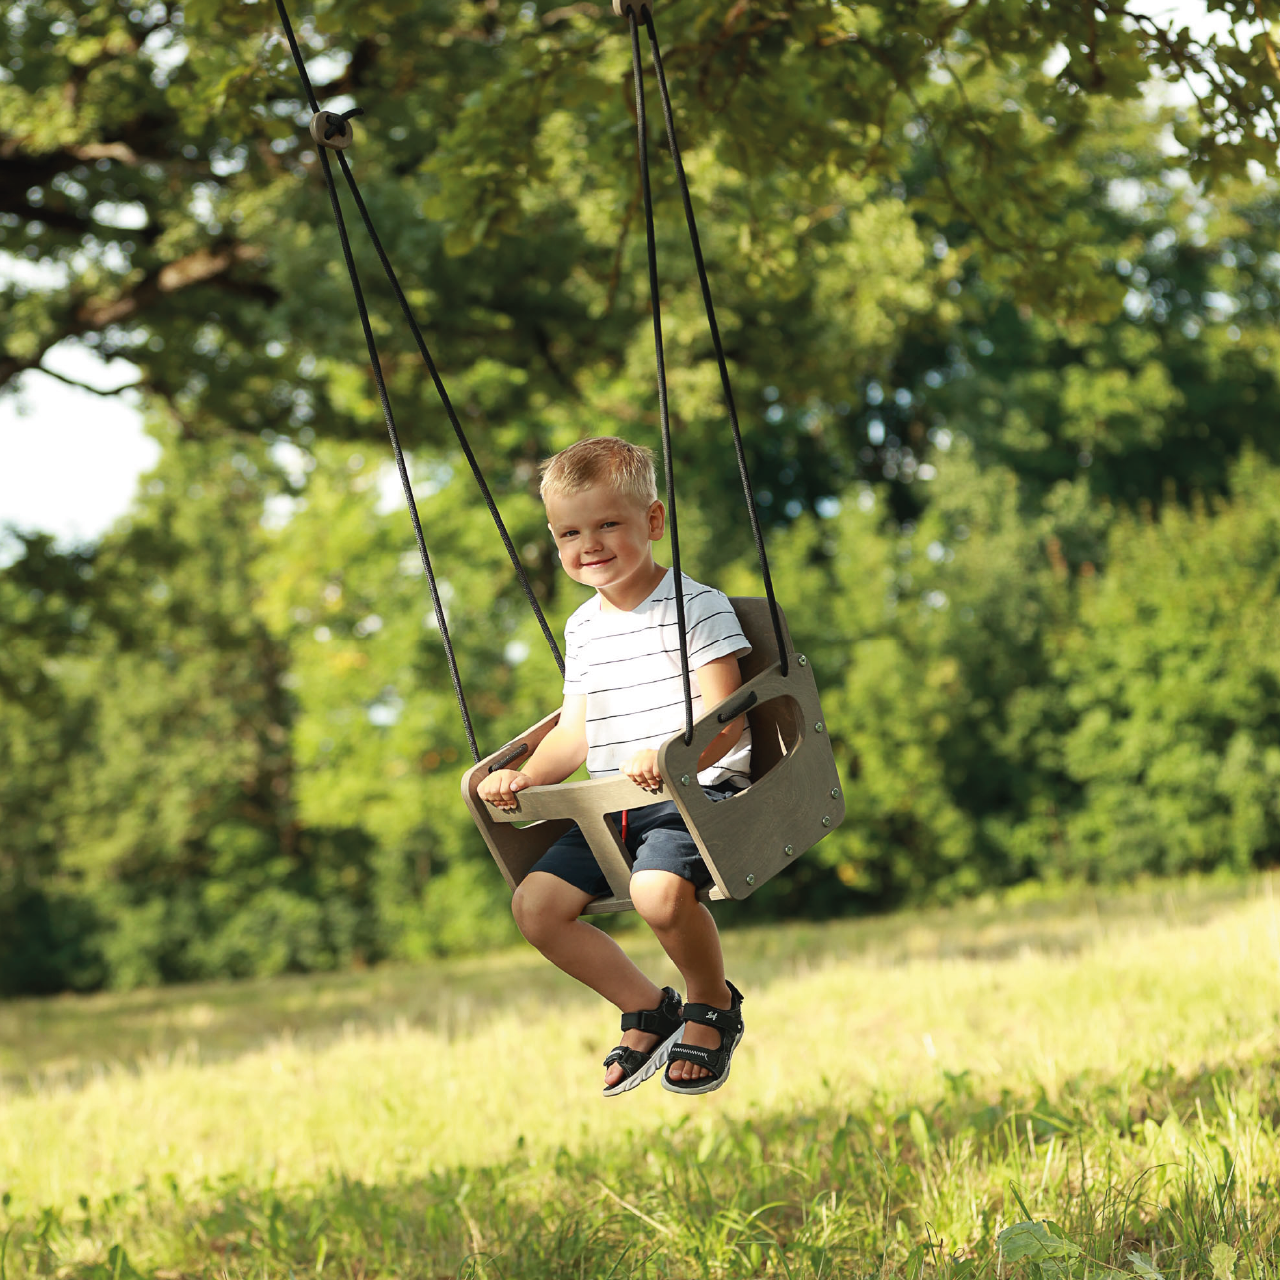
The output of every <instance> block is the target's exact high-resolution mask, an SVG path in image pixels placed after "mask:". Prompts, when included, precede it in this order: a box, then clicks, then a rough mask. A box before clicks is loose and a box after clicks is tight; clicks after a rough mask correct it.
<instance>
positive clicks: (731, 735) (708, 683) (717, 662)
mask: <svg viewBox="0 0 1280 1280" xmlns="http://www.w3.org/2000/svg"><path fill="white" fill-rule="evenodd" d="M741 687H742V672H741V671H740V670H739V669H738V659H737V658H735V657H734V656H733V654H729V655H727V656H726V657H723V658H712V659H711V661H710V662H706V663H704V664H703V665H702V666H700V667H699V668H698V688H699V689H700V690H701V691H702V705H703V706H704V707H707V708H710V707H714V706H715V705H716V704H717V703H719V702H723V701H724V700H725V699H726V698H727V697H728V696H729V695H730V694H731V693H733V691H734V690H735V689H740V688H741ZM746 723H747V717H746V716H745V715H741V716H738V718H737V719H736V720H730V721H729V723H728V724H727V725H725V727H724V728H723V729H721V730H720V732H719V733H717V734H716V736H715V737H714V738H712V739H711V741H710V742H709V743H707V748H706V750H705V751H704V752H703V753H702V754H701V755H700V756H699V757H698V772H699V773H701V772H702V770H703V769H709V768H710V767H711V766H712V765H713V764H715V762H716V761H717V760H719V759H720V758H721V756H725V755H728V753H729V752H730V751H731V750H732V749H733V747H734V746H735V745H736V744H737V741H738V739H739V738H740V737H742V730H743V728H744V727H745V726H746ZM618 772H619V773H621V774H622V776H623V777H624V778H630V779H631V781H632V782H634V783H635V784H636V786H637V787H643V788H644V789H645V790H646V791H659V790H661V788H662V775H661V774H660V773H659V772H658V753H657V752H656V751H654V750H652V749H651V748H648V747H646V748H645V749H644V750H643V751H637V752H636V753H635V755H633V756H632V757H631V759H630V760H628V761H626V763H625V764H623V765H621V766H620V767H619V769H618Z"/></svg>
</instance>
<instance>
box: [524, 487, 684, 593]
mask: <svg viewBox="0 0 1280 1280" xmlns="http://www.w3.org/2000/svg"><path fill="white" fill-rule="evenodd" d="M666 517H667V513H666V509H665V508H664V507H663V505H662V503H661V502H654V503H652V504H651V505H650V506H648V507H646V506H645V505H644V503H643V502H641V501H640V500H639V499H637V498H633V497H631V496H630V495H628V494H622V493H618V492H617V490H615V489H611V488H609V487H608V486H606V485H592V486H591V488H589V489H584V490H583V491H582V492H581V493H572V494H550V495H548V497H547V527H548V528H549V529H550V530H551V536H552V537H553V538H554V539H555V543H556V550H557V551H558V552H559V554H560V563H561V564H562V565H564V571H565V572H566V573H567V574H568V575H569V577H571V578H572V579H573V580H574V581H575V582H581V583H582V585H583V586H585V587H594V588H595V589H596V590H597V591H608V590H610V589H617V588H619V587H623V586H625V585H627V584H629V583H630V582H632V581H633V580H638V579H642V578H644V577H645V575H648V574H651V573H652V572H653V567H654V566H653V553H652V551H651V549H650V548H651V544H652V543H653V542H655V541H657V539H659V538H661V537H662V533H663V529H664V527H665V525H666Z"/></svg>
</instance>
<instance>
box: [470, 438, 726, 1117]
mask: <svg viewBox="0 0 1280 1280" xmlns="http://www.w3.org/2000/svg"><path fill="white" fill-rule="evenodd" d="M542 500H543V503H544V504H545V506H546V510H547V524H548V527H549V528H550V530H551V533H552V536H553V537H554V539H555V543H556V549H557V551H558V552H559V555H560V563H561V564H562V565H563V566H564V569H565V572H566V573H568V575H569V576H570V577H571V578H572V579H573V580H574V581H575V582H581V583H582V584H583V585H584V586H588V587H593V588H594V589H595V592H596V594H595V595H594V597H592V599H590V600H589V601H587V603H586V604H584V605H583V606H582V607H581V608H580V609H578V610H577V611H576V612H575V613H574V614H573V616H572V617H571V618H570V619H569V621H568V624H567V625H566V626H565V650H566V652H565V679H564V705H563V707H562V709H561V712H560V720H559V723H558V724H557V725H556V727H555V728H554V729H552V730H551V732H550V733H548V734H547V736H546V737H545V738H544V739H543V740H542V742H541V743H540V744H539V746H538V748H537V749H536V750H535V751H534V752H533V754H532V755H531V756H530V757H529V759H528V761H527V762H526V763H525V765H524V767H523V768H522V769H520V770H514V769H501V770H498V771H497V772H495V773H492V774H490V775H489V777H488V778H487V779H486V780H485V781H484V782H483V783H481V785H480V791H479V794H480V797H481V799H483V800H485V801H487V802H488V803H489V804H492V805H494V806H496V807H497V808H500V809H512V808H515V806H516V804H517V796H518V794H519V792H520V791H522V790H524V789H525V788H526V787H536V786H543V785H545V784H548V783H554V782H563V781H564V779H565V778H567V777H569V775H570V774H572V773H573V772H574V771H575V770H576V769H577V768H578V767H579V766H580V765H581V764H582V763H583V761H584V760H585V761H586V764H587V769H588V771H589V772H590V773H591V776H592V777H602V776H606V775H610V774H623V775H624V776H625V777H628V778H630V779H631V780H632V781H633V782H635V783H636V784H637V785H638V786H640V787H642V788H644V789H645V790H646V791H649V792H657V791H659V790H660V789H661V787H662V778H661V776H660V775H659V773H658V764H657V758H658V753H657V748H658V747H660V746H661V745H662V743H663V742H665V741H666V740H667V739H668V738H670V737H672V736H673V735H674V734H676V733H680V732H682V731H683V730H684V727H685V715H684V693H683V685H682V679H681V672H680V638H679V628H678V625H677V621H676V610H675V585H674V579H673V575H672V574H671V573H670V572H669V571H668V570H667V569H665V568H663V567H662V566H661V565H659V564H656V563H655V562H654V559H653V545H652V544H653V543H654V542H656V541H657V540H658V539H659V538H661V537H662V535H663V530H664V527H665V524H666V509H665V508H664V507H663V505H662V503H661V502H659V501H658V497H657V490H656V485H655V481H654V470H653V458H652V455H651V454H650V453H649V451H648V450H647V449H641V448H639V447H637V446H636V445H633V444H628V443H627V442H626V441H624V440H619V439H617V438H616V437H613V436H603V437H598V438H595V439H591V440H581V441H579V442H578V443H577V444H575V445H572V446H570V447H569V448H568V449H565V450H564V451H563V452H562V453H558V454H556V456H555V457H554V458H551V459H549V460H548V461H547V462H545V463H544V464H543V467H542ZM683 590H684V607H685V625H686V634H687V638H688V653H689V667H690V679H691V685H692V691H693V713H694V718H695V719H696V718H697V717H698V716H699V715H701V714H702V709H703V706H704V703H705V705H706V706H707V707H713V706H715V705H716V704H717V703H718V702H720V701H722V700H723V699H724V698H727V697H728V696H729V695H730V694H731V693H733V691H734V690H735V689H737V688H738V687H739V685H740V684H741V683H742V677H741V675H740V674H739V671H738V659H739V658H740V657H742V656H743V655H744V654H747V653H749V652H750V651H751V646H750V645H749V644H748V643H747V640H746V637H745V636H744V635H743V634H742V628H741V627H740V626H739V624H738V619H737V617H736V615H735V614H734V612H733V608H732V606H731V605H730V604H729V601H728V598H727V597H726V596H724V595H723V594H722V593H721V592H719V591H715V590H713V589H712V588H710V587H705V586H702V585H701V584H700V583H697V582H694V581H693V579H691V578H689V577H687V576H686V577H684V579H683ZM750 753H751V737H750V730H749V729H747V727H746V719H745V717H739V718H738V719H736V720H734V721H733V722H731V723H730V724H728V725H726V726H725V728H724V729H723V730H722V731H721V732H720V733H719V734H718V735H717V736H716V737H715V738H714V739H713V740H712V742H711V744H710V746H708V747H707V749H706V751H704V752H703V753H702V756H701V757H700V758H699V761H698V768H699V773H698V781H699V782H700V783H701V784H702V785H703V787H704V788H705V789H706V791H707V794H708V795H709V796H711V797H712V798H713V799H718V800H719V799H725V798H727V797H728V796H730V795H732V794H733V792H734V791H735V790H737V789H739V788H741V787H743V786H746V785H747V783H748V782H749V781H750V772H749V770H750ZM619 818H620V815H616V814H615V815H613V819H614V822H615V824H618V823H619ZM625 840H626V845H627V849H628V851H629V852H630V853H631V854H633V855H634V858H635V863H634V866H633V868H632V876H631V901H632V903H633V904H634V905H635V908H636V910H637V911H638V912H639V913H640V915H641V916H642V917H643V918H644V920H645V922H646V923H647V924H648V925H649V927H650V928H651V929H652V930H653V931H654V933H655V934H656V935H657V937H658V941H659V942H661V943H662V946H663V948H664V950H665V951H666V953H667V955H669V956H670V957H671V959H672V961H673V962H674V964H675V966H676V968H678V969H679V970H680V972H681V974H682V975H683V977H684V981H685V985H686V989H687V991H688V994H689V1003H687V1004H685V1005H683V1008H682V1006H681V1001H680V997H679V996H678V995H677V994H676V992H675V991H673V990H672V989H671V988H670V987H666V988H662V989H659V988H658V987H657V986H656V985H655V984H654V983H653V982H651V981H650V980H649V979H648V978H647V977H645V975H644V974H643V973H641V972H640V970H639V969H637V968H636V966H635V965H634V964H632V962H631V961H630V960H629V959H628V958H627V956H626V954H625V953H624V952H623V951H622V949H621V948H620V947H619V946H618V944H617V943H616V942H614V941H613V939H612V938H610V937H609V935H608V934H607V933H604V932H602V931H601V930H599V929H597V928H595V927H593V926H592V925H589V924H587V923H586V922H585V921H583V920H580V919H579V916H580V915H581V913H582V910H583V908H584V907H585V906H586V905H587V903H589V902H590V901H591V900H592V898H595V897H598V896H600V895H601V894H605V893H608V891H609V885H608V881H607V880H606V879H605V877H604V874H603V873H602V872H601V871H600V868H599V866H598V865H597V863H596V860H595V858H594V856H593V855H592V853H591V850H590V848H589V846H588V845H587V842H586V840H585V839H584V838H583V836H582V834H581V832H580V831H579V830H578V828H577V827H576V826H575V827H574V828H573V829H572V830H570V831H569V832H568V833H567V834H566V835H564V836H562V837H561V838H560V839H559V840H557V841H556V843H555V844H553V845H552V846H551V848H550V849H548V850H547V852H546V853H545V854H544V855H543V857H542V858H541V859H540V860H539V861H538V862H537V864H536V865H535V866H534V868H533V869H532V870H531V871H530V872H529V874H528V875H527V876H526V877H525V879H524V880H523V881H522V882H521V883H520V886H519V887H518V888H517V889H516V892H515V897H514V899H513V901H512V911H513V912H514V913H515V918H516V923H517V924H518V925H519V927H520V932H521V933H523V934H524V936H525V937H526V938H527V939H528V940H529V941H530V942H531V943H532V944H533V945H534V946H535V947H537V949H538V950H539V951H541V952H542V954H543V955H544V956H546V957H547V959H548V960H550V961H551V962H552V964H554V965H557V966H558V967H559V968H561V969H563V970H564V971H565V972H566V973H568V974H571V975H572V976H573V977H575V978H577V979H578V981H579V982H583V983H585V984H586V985H587V986H589V987H591V988H592V989H593V990H595V991H597V992H599V993H600V995H602V996H604V998H605V999H606V1000H610V1001H612V1002H613V1003H614V1004H615V1005H617V1007H618V1008H619V1009H620V1010H622V1013H623V1018H622V1030H623V1032H624V1033H625V1034H624V1035H623V1037H622V1042H621V1044H619V1045H618V1047H617V1048H616V1049H614V1050H613V1052H612V1053H610V1054H609V1056H608V1057H607V1058H606V1059H605V1062H604V1065H605V1067H606V1068H607V1071H606V1074H605V1079H604V1085H605V1087H604V1093H605V1096H606V1097H612V1096H614V1095H616V1094H620V1093H624V1092H626V1091H627V1090H629V1089H633V1088H635V1086H636V1085H638V1084H640V1083H641V1082H642V1081H644V1080H647V1079H648V1078H649V1077H650V1076H651V1075H653V1074H654V1073H655V1072H656V1071H658V1070H660V1069H661V1068H662V1067H663V1066H664V1065H667V1070H666V1072H665V1073H664V1074H663V1078H662V1083H663V1086H664V1087H665V1088H667V1089H670V1090H672V1091H673V1092H676V1093H710V1092H711V1091H712V1090H714V1089H718V1088H719V1087H720V1086H721V1085H722V1084H724V1082H725V1080H726V1079H727V1078H728V1075H729V1063H730V1059H731V1058H732V1056H733V1051H734V1049H735V1048H736V1047H737V1045H738V1042H739V1041H740V1040H741V1039H742V1032H743V1024H742V1013H741V1006H742V994H741V992H739V991H738V990H737V988H736V987H734V986H733V984H732V983H729V982H727V981H726V980H725V976H724V961H723V959H722V957H721V953H720V937H719V935H718V934H717V932H716V926H715V922H714V920H712V918H711V913H710V912H709V911H708V910H707V909H706V907H704V906H703V905H702V903H701V902H699V901H698V897H697V893H698V890H699V889H701V888H704V887H706V886H707V885H709V884H710V883H711V873H710V872H709V871H708V869H707V866H706V863H705V862H703V860H702V857H701V856H700V855H699V853H698V850H697V846H696V845H695V844H694V841H693V837H692V836H691V835H690V834H689V832H688V829H687V828H686V827H685V825H684V821H683V820H682V819H681V817H680V815H679V812H678V811H677V809H676V806H675V805H674V804H672V803H670V802H669V801H668V802H666V803H663V804H655V805H650V806H648V807H645V808H640V809H633V810H631V811H630V813H629V814H628V815H627V822H626V825H625Z"/></svg>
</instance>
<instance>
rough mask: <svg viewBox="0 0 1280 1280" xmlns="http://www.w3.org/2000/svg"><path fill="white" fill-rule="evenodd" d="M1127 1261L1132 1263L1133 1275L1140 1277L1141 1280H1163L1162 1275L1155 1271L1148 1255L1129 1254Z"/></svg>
mask: <svg viewBox="0 0 1280 1280" xmlns="http://www.w3.org/2000/svg"><path fill="white" fill-rule="evenodd" d="M1129 1261H1130V1262H1132V1263H1133V1273H1134V1275H1138V1276H1142V1277H1143V1280H1164V1275H1163V1274H1162V1273H1161V1272H1159V1271H1157V1270H1156V1269H1155V1266H1154V1264H1153V1263H1152V1261H1151V1255H1150V1254H1148V1253H1130V1254H1129Z"/></svg>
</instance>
